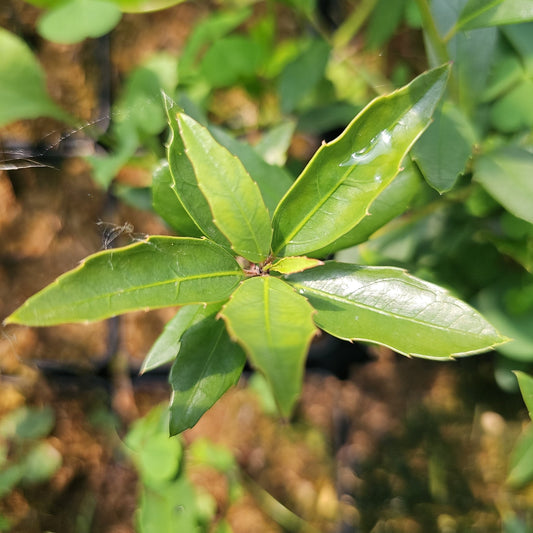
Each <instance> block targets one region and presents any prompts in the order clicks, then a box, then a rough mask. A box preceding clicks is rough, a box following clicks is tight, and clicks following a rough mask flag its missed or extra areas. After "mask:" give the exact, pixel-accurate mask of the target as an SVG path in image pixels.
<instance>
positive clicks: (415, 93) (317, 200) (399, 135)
mask: <svg viewBox="0 0 533 533" xmlns="http://www.w3.org/2000/svg"><path fill="white" fill-rule="evenodd" d="M447 77H448V66H443V67H439V68H437V69H434V70H432V71H429V72H427V73H425V74H422V75H421V76H419V77H418V78H416V79H415V80H414V81H413V82H411V83H410V84H409V85H407V86H406V87H404V88H402V89H400V90H398V91H396V92H394V93H392V94H391V95H388V96H384V97H380V98H377V99H376V100H374V101H373V102H372V103H370V104H369V105H368V106H367V107H366V108H365V109H364V110H363V111H362V112H361V113H360V114H359V115H358V116H357V117H356V118H355V119H354V120H353V121H352V123H351V124H350V125H349V126H348V127H347V128H346V130H345V131H344V132H343V134H342V135H341V136H340V137H338V138H337V139H335V140H334V141H332V142H330V143H327V144H324V145H323V146H322V147H321V148H320V149H319V150H318V151H317V153H316V154H315V155H314V157H313V158H312V159H311V161H310V163H309V164H308V165H307V167H306V168H305V169H304V171H303V172H302V174H301V175H300V177H299V178H298V179H297V181H296V182H295V183H294V185H293V186H292V187H291V189H289V191H288V192H287V194H286V195H285V197H284V198H283V200H282V201H281V203H280V205H279V206H278V208H277V209H276V212H275V214H274V220H273V225H274V238H273V250H274V253H275V255H303V254H307V253H311V252H313V251H314V250H318V249H320V248H323V247H325V246H327V245H328V244H330V243H332V242H333V241H335V240H336V239H338V238H339V237H341V236H342V235H344V234H345V233H347V232H348V231H350V230H351V229H352V228H353V227H355V226H356V225H357V223H358V222H359V221H360V220H361V219H362V218H363V217H364V216H365V215H366V214H367V213H368V210H369V208H370V206H371V205H372V203H373V202H374V201H375V200H376V198H377V197H378V196H379V195H380V194H381V193H382V192H383V190H384V189H385V188H386V187H387V186H388V185H389V184H390V183H391V182H392V180H393V179H394V177H395V176H396V175H397V174H398V172H399V170H400V164H401V162H402V160H403V158H404V156H405V154H406V153H407V151H408V150H409V149H410V148H411V146H412V144H413V143H414V142H415V141H416V139H417V138H418V137H419V136H420V135H421V133H422V132H423V131H424V130H425V128H426V127H427V126H428V125H429V122H430V120H431V115H432V114H433V111H434V109H435V106H436V105H437V103H438V101H439V100H440V98H441V96H442V94H443V91H444V88H445V86H446V81H447Z"/></svg>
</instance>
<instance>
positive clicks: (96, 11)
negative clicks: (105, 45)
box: [37, 0, 122, 44]
mask: <svg viewBox="0 0 533 533" xmlns="http://www.w3.org/2000/svg"><path fill="white" fill-rule="evenodd" d="M121 17H122V12H121V11H120V9H119V8H118V7H117V6H116V5H114V4H113V3H111V2H109V1H107V0H70V1H68V2H64V3H61V4H58V5H57V6H56V7H54V8H52V9H51V10H50V11H48V12H46V13H45V14H44V15H43V16H42V17H41V18H40V19H39V22H38V24H37V27H38V30H39V33H40V35H42V36H43V37H44V38H45V39H48V40H49V41H53V42H56V43H61V44H71V43H76V42H79V41H83V40H84V39H86V38H87V37H101V36H102V35H105V34H106V33H108V32H109V31H111V30H112V29H113V28H114V27H115V26H116V25H117V23H118V21H119V20H120V19H121Z"/></svg>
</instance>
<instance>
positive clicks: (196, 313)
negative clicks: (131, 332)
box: [140, 304, 220, 374]
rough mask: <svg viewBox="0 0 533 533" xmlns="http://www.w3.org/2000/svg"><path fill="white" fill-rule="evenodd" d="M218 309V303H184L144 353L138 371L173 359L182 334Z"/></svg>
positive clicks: (141, 371)
mask: <svg viewBox="0 0 533 533" xmlns="http://www.w3.org/2000/svg"><path fill="white" fill-rule="evenodd" d="M219 309H220V304H210V305H205V304H195V305H186V306H183V307H182V308H181V309H179V310H178V312H177V313H176V314H175V315H174V317H173V318H172V319H171V320H170V321H169V322H168V323H167V324H166V326H165V329H164V330H163V333H161V335H160V336H159V337H158V338H157V340H156V341H155V342H154V344H153V346H152V347H151V348H150V351H149V352H148V353H147V354H146V357H145V358H144V361H143V364H142V366H141V370H140V373H141V374H143V373H144V372H148V371H149V370H153V369H154V368H157V367H159V366H161V365H164V364H166V363H169V362H170V361H173V360H174V359H175V358H176V356H177V355H178V353H179V350H180V345H181V338H182V337H183V334H184V333H185V332H186V331H187V330H188V329H189V328H190V327H192V326H194V324H196V323H198V322H200V321H201V320H203V319H204V318H206V317H208V316H210V315H212V314H214V313H216V312H217V311H218V310H219Z"/></svg>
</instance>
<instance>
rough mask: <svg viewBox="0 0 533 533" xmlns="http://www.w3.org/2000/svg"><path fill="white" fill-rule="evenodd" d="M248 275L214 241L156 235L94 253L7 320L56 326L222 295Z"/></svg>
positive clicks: (226, 295) (231, 290)
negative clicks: (122, 246) (128, 244)
mask: <svg viewBox="0 0 533 533" xmlns="http://www.w3.org/2000/svg"><path fill="white" fill-rule="evenodd" d="M243 276H244V274H243V272H242V269H241V267H240V266H239V264H238V263H237V262H236V261H235V259H234V258H233V257H232V256H231V255H230V254H229V253H228V252H227V251H226V250H224V249H223V248H221V247H220V246H218V245H216V244H214V243H212V242H211V241H208V240H203V239H190V238H183V237H150V238H148V239H147V240H145V241H142V242H138V243H135V244H132V245H130V246H126V247H124V248H119V249H116V250H105V251H102V252H98V253H96V254H94V255H92V256H90V257H88V258H87V259H85V260H84V261H83V262H82V264H81V265H80V266H79V267H77V268H75V269H73V270H71V271H70V272H67V273H66V274H63V275H62V276H60V277H59V278H58V279H57V280H56V281H55V282H53V283H52V284H50V285H49V286H48V287H46V288H44V289H43V290H42V291H40V292H38V293H37V294H35V295H34V296H32V297H31V298H29V299H28V300H27V301H26V302H25V303H24V304H23V305H22V306H21V307H19V308H18V309H17V310H16V311H15V312H14V313H13V314H12V315H10V316H9V317H8V318H7V319H6V323H16V324H27V325H31V326H37V325H38V326H50V325H53V324H60V323H64V322H83V321H88V320H102V319H104V318H108V317H110V316H114V315H118V314H121V313H126V312H128V311H134V310H141V309H153V308H158V307H171V306H174V305H180V304H189V303H200V302H216V301H222V300H225V299H227V298H228V297H229V295H230V294H231V293H232V292H233V290H234V289H235V288H236V287H237V285H238V284H239V282H240V281H241V280H242V279H243Z"/></svg>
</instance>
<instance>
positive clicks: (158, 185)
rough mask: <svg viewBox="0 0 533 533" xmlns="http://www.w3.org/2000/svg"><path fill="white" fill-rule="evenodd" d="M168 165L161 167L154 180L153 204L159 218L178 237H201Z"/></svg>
mask: <svg viewBox="0 0 533 533" xmlns="http://www.w3.org/2000/svg"><path fill="white" fill-rule="evenodd" d="M173 185H174V179H173V178H172V174H171V172H170V168H169V166H168V163H164V164H162V165H161V166H159V167H158V168H157V169H156V171H155V172H154V175H153V178H152V204H153V206H154V209H155V210H156V211H157V213H158V214H159V216H160V217H161V218H162V219H163V220H164V221H165V222H166V223H167V224H168V225H169V226H170V227H171V228H172V229H174V230H175V231H176V232H177V233H178V235H182V236H187V237H200V236H201V235H202V232H201V231H200V230H199V229H198V226H197V225H196V224H195V223H194V221H193V220H192V218H191V217H190V216H189V214H188V213H187V211H186V210H185V208H184V207H183V204H182V203H181V201H180V199H179V196H178V195H177V194H176V189H175V188H174V186H173Z"/></svg>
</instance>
